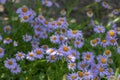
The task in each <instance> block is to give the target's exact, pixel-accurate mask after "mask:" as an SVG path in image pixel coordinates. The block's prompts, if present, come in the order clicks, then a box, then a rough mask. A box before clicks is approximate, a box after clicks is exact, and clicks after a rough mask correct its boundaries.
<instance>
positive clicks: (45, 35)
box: [40, 32, 48, 39]
mask: <svg viewBox="0 0 120 80" xmlns="http://www.w3.org/2000/svg"><path fill="white" fill-rule="evenodd" d="M40 38H42V39H46V38H48V33H47V32H41V33H40Z"/></svg>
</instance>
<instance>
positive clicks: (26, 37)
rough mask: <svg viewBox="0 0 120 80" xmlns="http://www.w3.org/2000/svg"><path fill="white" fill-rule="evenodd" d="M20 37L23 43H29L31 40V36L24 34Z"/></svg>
mask: <svg viewBox="0 0 120 80" xmlns="http://www.w3.org/2000/svg"><path fill="white" fill-rule="evenodd" d="M22 37H23V40H24V41H25V42H29V41H30V40H31V39H32V36H30V35H28V34H25V35H23V36H22Z"/></svg>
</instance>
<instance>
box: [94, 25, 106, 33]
mask: <svg viewBox="0 0 120 80" xmlns="http://www.w3.org/2000/svg"><path fill="white" fill-rule="evenodd" d="M94 32H96V33H104V32H105V27H104V26H101V25H99V26H96V27H95V28H94Z"/></svg>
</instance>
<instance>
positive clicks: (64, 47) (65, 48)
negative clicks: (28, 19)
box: [59, 45, 71, 55]
mask: <svg viewBox="0 0 120 80" xmlns="http://www.w3.org/2000/svg"><path fill="white" fill-rule="evenodd" d="M59 50H60V51H61V52H62V53H63V54H64V55H69V54H70V52H71V48H70V47H69V46H68V45H62V46H60V48H59Z"/></svg>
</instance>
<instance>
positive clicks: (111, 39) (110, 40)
mask: <svg viewBox="0 0 120 80" xmlns="http://www.w3.org/2000/svg"><path fill="white" fill-rule="evenodd" d="M108 41H109V44H110V45H112V46H115V45H118V43H117V40H116V39H115V38H109V39H108Z"/></svg>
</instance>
